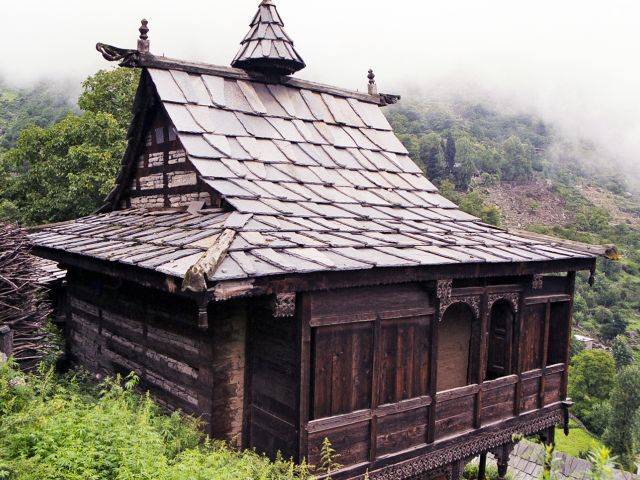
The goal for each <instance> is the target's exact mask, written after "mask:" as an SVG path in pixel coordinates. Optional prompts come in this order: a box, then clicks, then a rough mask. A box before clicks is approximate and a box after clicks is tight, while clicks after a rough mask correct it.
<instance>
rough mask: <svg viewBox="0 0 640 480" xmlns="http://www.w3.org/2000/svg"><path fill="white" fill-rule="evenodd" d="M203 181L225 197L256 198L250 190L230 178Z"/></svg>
mask: <svg viewBox="0 0 640 480" xmlns="http://www.w3.org/2000/svg"><path fill="white" fill-rule="evenodd" d="M205 183H206V184H207V185H209V186H210V187H211V188H213V189H215V190H216V191H217V192H218V193H220V194H221V195H223V196H225V197H234V198H249V199H258V198H259V196H258V195H256V194H255V193H254V192H253V191H251V190H246V189H244V188H242V187H240V186H238V184H237V183H236V182H234V181H232V180H205Z"/></svg>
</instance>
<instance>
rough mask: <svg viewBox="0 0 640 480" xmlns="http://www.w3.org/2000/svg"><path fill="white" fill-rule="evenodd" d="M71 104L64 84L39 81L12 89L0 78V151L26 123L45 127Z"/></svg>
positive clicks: (14, 137)
mask: <svg viewBox="0 0 640 480" xmlns="http://www.w3.org/2000/svg"><path fill="white" fill-rule="evenodd" d="M74 109H75V106H74V104H73V102H72V101H71V100H70V95H69V91H68V89H67V88H65V86H63V85H61V84H58V83H52V82H46V81H42V82H39V83H37V84H35V85H34V86H33V87H29V88H12V87H9V86H7V85H6V84H4V83H3V82H2V80H1V79H0V150H3V149H9V148H11V147H13V146H14V145H15V142H16V141H17V139H18V136H19V134H20V132H21V131H22V130H23V129H24V128H25V127H27V126H30V125H35V126H38V127H43V128H45V127H48V126H50V125H53V124H54V123H56V122H57V121H59V120H61V119H62V118H63V117H64V116H65V115H67V113H69V112H71V111H73V110H74Z"/></svg>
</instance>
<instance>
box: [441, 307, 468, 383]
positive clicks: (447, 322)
mask: <svg viewBox="0 0 640 480" xmlns="http://www.w3.org/2000/svg"><path fill="white" fill-rule="evenodd" d="M473 320H474V315H473V311H472V310H471V308H470V307H469V306H468V305H467V304H465V303H455V304H453V305H451V306H450V307H449V308H448V309H447V310H446V311H445V312H444V315H443V316H442V319H441V321H440V324H439V325H438V364H437V391H438V392H442V391H444V390H451V389H453V388H459V387H464V386H466V385H468V383H469V356H470V350H471V329H472V325H473Z"/></svg>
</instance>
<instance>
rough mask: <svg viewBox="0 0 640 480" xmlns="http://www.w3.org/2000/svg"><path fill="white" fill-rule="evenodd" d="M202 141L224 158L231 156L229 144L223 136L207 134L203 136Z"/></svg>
mask: <svg viewBox="0 0 640 480" xmlns="http://www.w3.org/2000/svg"><path fill="white" fill-rule="evenodd" d="M204 139H205V140H206V141H207V142H208V143H209V144H210V145H211V146H212V147H213V148H215V149H216V150H218V151H219V152H220V153H222V154H223V155H224V156H227V157H231V156H232V152H231V145H230V144H229V140H228V139H227V137H225V136H224V135H212V134H208V133H207V134H205V135H204Z"/></svg>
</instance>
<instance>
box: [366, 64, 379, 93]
mask: <svg viewBox="0 0 640 480" xmlns="http://www.w3.org/2000/svg"><path fill="white" fill-rule="evenodd" d="M367 78H368V79H369V88H368V90H369V95H377V94H378V86H377V85H376V75H375V74H374V73H373V70H371V69H370V70H369V75H367Z"/></svg>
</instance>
